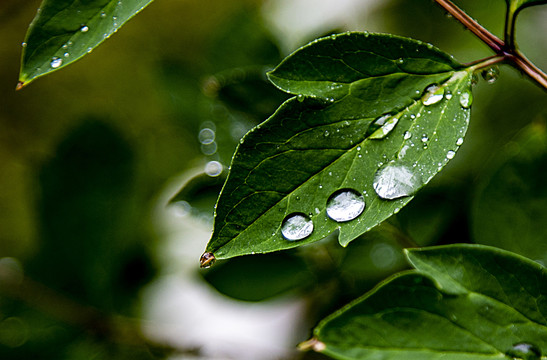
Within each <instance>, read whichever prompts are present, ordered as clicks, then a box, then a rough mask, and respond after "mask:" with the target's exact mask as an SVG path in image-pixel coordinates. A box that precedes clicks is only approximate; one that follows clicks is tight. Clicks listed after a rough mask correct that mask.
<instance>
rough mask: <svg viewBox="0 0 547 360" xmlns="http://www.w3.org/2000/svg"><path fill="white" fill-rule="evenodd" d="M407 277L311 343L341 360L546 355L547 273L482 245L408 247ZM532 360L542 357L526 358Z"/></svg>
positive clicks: (334, 319)
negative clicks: (546, 299) (515, 354)
mask: <svg viewBox="0 0 547 360" xmlns="http://www.w3.org/2000/svg"><path fill="white" fill-rule="evenodd" d="M407 256H408V258H409V260H410V262H411V263H412V265H413V266H414V267H415V268H416V269H417V271H413V272H406V273H403V274H400V275H398V276H396V277H395V278H392V279H390V280H388V281H386V282H384V283H382V284H381V285H380V286H379V287H377V288H376V289H375V290H373V291H371V292H370V293H368V294H366V295H365V296H363V297H362V298H360V299H358V300H356V301H355V302H354V303H352V304H350V305H348V306H346V307H345V308H343V309H342V310H340V311H338V312H336V313H334V314H332V315H331V316H329V317H328V318H326V319H325V320H323V321H322V322H321V323H320V324H319V326H318V327H317V328H316V329H315V331H314V336H315V337H314V338H313V339H312V340H311V341H310V342H308V343H307V344H309V345H308V346H311V347H312V348H314V349H315V350H318V351H321V352H322V353H324V354H326V355H329V356H331V357H333V358H336V359H344V360H361V359H383V360H392V359H393V360H394V359H397V360H398V359H402V358H404V359H420V360H429V359H440V358H442V359H446V360H463V359H466V360H467V359H469V360H471V359H485V360H486V359H504V358H506V357H505V354H514V353H516V352H520V353H521V354H522V353H523V350H526V349H528V350H530V351H529V352H536V351H539V352H543V353H545V352H547V320H546V316H547V302H546V301H545V298H546V296H547V273H546V271H545V267H542V266H541V265H539V264H536V263H534V262H532V261H530V260H528V259H525V258H522V257H520V256H518V255H515V254H512V253H509V252H506V251H503V250H499V249H496V248H489V247H485V246H480V245H479V246H477V245H452V246H441V247H436V248H428V249H424V250H410V251H408V253H407ZM526 359H539V358H538V357H526Z"/></svg>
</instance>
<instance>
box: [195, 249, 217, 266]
mask: <svg viewBox="0 0 547 360" xmlns="http://www.w3.org/2000/svg"><path fill="white" fill-rule="evenodd" d="M215 261H216V259H215V255H213V253H210V252H206V253H203V255H201V258H200V259H199V267H202V268H210V267H211V266H213V264H214V263H215Z"/></svg>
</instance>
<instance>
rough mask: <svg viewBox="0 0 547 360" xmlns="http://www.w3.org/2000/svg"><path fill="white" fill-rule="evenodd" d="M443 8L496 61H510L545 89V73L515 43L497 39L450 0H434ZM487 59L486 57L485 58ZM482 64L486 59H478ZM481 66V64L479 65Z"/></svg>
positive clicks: (511, 39)
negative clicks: (493, 54) (491, 51)
mask: <svg viewBox="0 0 547 360" xmlns="http://www.w3.org/2000/svg"><path fill="white" fill-rule="evenodd" d="M435 2H436V3H437V4H439V5H440V6H441V7H442V8H443V9H445V10H446V11H447V12H448V13H449V14H450V15H452V16H453V17H454V18H455V19H456V20H458V21H459V22H460V23H462V24H463V25H464V26H465V27H466V28H467V29H469V30H470V31H471V32H472V33H473V34H475V35H476V36H477V37H478V38H479V39H480V40H481V41H482V42H484V43H485V44H486V45H488V46H489V47H490V48H491V49H492V50H494V52H495V53H496V54H497V56H496V58H497V60H496V62H500V61H503V60H506V61H510V62H511V63H512V65H513V66H514V67H515V68H517V69H519V70H520V71H521V72H523V73H524V74H526V75H528V76H529V77H530V79H532V80H533V81H535V82H536V83H537V84H538V85H539V86H541V87H542V88H543V89H545V90H547V74H545V73H544V72H543V71H542V70H541V69H540V68H538V67H537V66H535V65H534V64H532V62H531V61H530V60H528V59H527V58H526V57H525V56H524V55H523V54H522V53H521V52H519V51H518V50H517V49H516V47H515V44H513V43H510V44H506V43H505V42H504V41H503V40H501V39H499V38H498V37H497V36H495V35H494V34H492V33H490V32H489V31H488V30H486V29H485V28H484V27H482V26H481V25H480V24H479V23H478V22H477V21H476V20H475V19H473V18H471V17H470V16H469V15H467V14H466V13H465V12H464V11H463V10H461V9H460V8H458V7H457V6H456V5H454V3H452V2H451V1H450V0H435ZM507 26H508V25H507V24H506V33H507V31H509V32H510V34H514V23H512V24H511V25H510V26H509V27H510V28H509V29H507ZM508 41H510V42H512V41H513V36H512V35H511V36H509V39H508ZM487 60H488V59H487ZM479 63H482V64H488V61H485V62H483V60H481V61H479ZM479 67H480V68H482V66H479Z"/></svg>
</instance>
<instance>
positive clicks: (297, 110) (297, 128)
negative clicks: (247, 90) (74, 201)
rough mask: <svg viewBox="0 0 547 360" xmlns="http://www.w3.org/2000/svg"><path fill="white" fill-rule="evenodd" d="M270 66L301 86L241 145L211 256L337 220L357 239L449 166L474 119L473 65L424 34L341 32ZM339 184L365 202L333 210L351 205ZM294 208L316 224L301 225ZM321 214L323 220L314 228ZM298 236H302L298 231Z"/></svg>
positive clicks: (274, 242) (263, 247) (269, 246)
mask: <svg viewBox="0 0 547 360" xmlns="http://www.w3.org/2000/svg"><path fill="white" fill-rule="evenodd" d="M269 76H270V79H271V80H272V81H273V82H274V83H275V84H276V85H277V86H279V87H280V88H281V89H283V90H285V91H288V92H291V93H293V94H298V96H297V97H294V98H292V99H289V100H287V101H286V102H285V103H284V104H283V105H282V106H281V107H280V108H279V109H278V110H277V111H276V113H275V114H274V115H273V116H272V117H270V118H269V119H268V120H267V121H266V122H264V123H263V124H261V125H259V126H257V127H256V128H255V129H253V130H252V131H250V132H249V133H248V134H247V135H246V136H245V137H244V139H243V140H242V142H241V144H240V145H239V147H238V149H237V150H236V154H235V156H234V159H233V161H232V166H231V171H230V173H229V175H228V179H227V181H226V183H225V185H224V187H223V190H222V192H221V195H220V197H219V200H218V202H217V207H216V214H215V226H214V233H213V237H212V239H211V240H210V242H209V244H208V245H207V249H206V251H207V252H208V253H209V254H207V256H206V258H208V259H210V258H211V257H210V255H211V254H210V253H212V254H213V255H214V256H215V257H216V258H229V257H233V256H238V255H245V254H251V253H265V252H271V251H277V250H281V249H287V248H292V247H296V246H299V245H302V244H306V243H310V242H314V241H317V240H320V239H322V238H324V237H325V236H327V235H328V234H330V233H332V232H333V231H336V230H339V231H340V235H339V239H340V243H341V244H342V245H344V246H345V245H347V244H348V243H349V242H350V241H352V240H353V239H355V238H356V237H358V236H359V235H360V234H362V233H364V232H366V231H367V230H369V229H370V228H372V227H374V226H376V225H377V224H379V223H380V222H382V221H383V220H385V219H386V218H388V217H389V216H391V215H392V214H393V213H395V212H397V211H398V210H399V209H400V208H401V207H402V206H404V205H405V204H406V203H408V202H409V201H410V200H411V198H412V195H413V194H414V193H415V191H417V190H418V189H419V188H420V187H422V186H423V185H425V184H426V183H427V182H428V181H429V180H430V179H431V178H432V177H433V176H434V175H435V174H436V173H437V172H438V171H439V170H441V168H442V167H443V166H444V165H445V164H446V163H447V162H448V160H449V159H451V158H452V157H453V156H454V155H455V151H456V150H457V149H458V147H459V145H461V143H462V141H463V136H464V134H465V132H466V129H467V124H468V121H469V113H470V110H469V107H470V104H471V99H472V97H471V92H470V88H471V74H470V70H468V69H465V68H463V67H462V66H461V65H460V64H458V63H457V62H456V61H455V60H454V59H453V58H452V57H450V56H449V55H447V54H445V53H443V52H441V51H440V50H438V49H436V48H434V47H433V46H431V45H429V44H425V43H422V42H419V41H415V40H410V39H405V38H401V37H396V36H391V35H382V34H363V33H347V34H342V35H337V36H330V37H326V38H323V39H320V40H316V41H314V42H313V43H311V44H310V45H307V46H305V47H303V48H301V49H299V50H297V51H296V52H295V53H294V54H292V55H291V56H289V57H288V58H287V59H285V60H284V61H283V62H282V63H281V64H280V65H279V66H278V67H277V68H276V69H275V70H274V71H273V72H272V73H270V74H269ZM432 85H433V87H431V86H432ZM381 121H385V123H384V125H383V126H381V127H380V125H379V124H378V123H379V122H381ZM375 188H376V191H375ZM339 191H342V196H341V197H339V198H338V199H337V200H344V199H346V200H347V199H348V197H344V195H350V196H349V198H351V197H352V196H351V195H352V194H353V197H354V200H355V201H354V202H353V204H352V206H353V207H354V209H355V211H356V212H354V213H353V214H349V213H347V212H346V210H347V209H346V208H345V207H344V206H343V205H344V204H338V206H336V207H333V208H331V206H329V212H330V210H334V209H335V208H337V209H338V215H342V216H341V217H337V216H336V215H333V212H330V213H331V215H333V216H331V217H329V215H328V213H327V207H328V206H327V202H328V201H329V199H330V198H331V195H333V194H334V195H335V196H336V195H339V194H340V192H339ZM377 191H378V193H377ZM335 193H336V194H335ZM378 194H380V195H381V196H382V197H380V196H379V195H378ZM363 202H364V205H365V207H364V209H363V207H362V206H363ZM333 203H334V202H333ZM333 203H329V204H330V205H333ZM359 212H361V213H360V214H359ZM348 217H349V218H352V217H354V219H353V220H351V221H350V220H349V219H348ZM332 218H338V219H339V220H340V221H335V220H332ZM294 220H297V221H296V223H298V220H303V222H304V225H306V226H307V227H306V226H303V228H301V229H300V230H301V232H300V233H298V231H297V230H298V229H295V228H294ZM343 220H347V221H343ZM291 222H293V228H292V229H291V228H290V227H289V226H288V224H290V223H291ZM310 222H311V223H310ZM282 224H283V225H284V226H285V227H284V228H283V229H284V231H285V234H286V235H287V234H288V233H289V232H292V234H296V236H292V235H289V236H283V235H282ZM311 224H313V231H311V233H310V234H309V236H307V237H306V236H303V235H305V234H306V231H308V232H309V230H310V229H311ZM296 226H298V224H296ZM294 237H296V238H301V240H299V241H289V240H287V239H289V238H294Z"/></svg>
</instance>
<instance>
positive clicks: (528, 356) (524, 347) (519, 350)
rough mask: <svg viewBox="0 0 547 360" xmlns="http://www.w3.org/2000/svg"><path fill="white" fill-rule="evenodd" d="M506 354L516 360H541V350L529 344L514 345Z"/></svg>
mask: <svg viewBox="0 0 547 360" xmlns="http://www.w3.org/2000/svg"><path fill="white" fill-rule="evenodd" d="M506 354H507V355H508V356H510V357H512V358H514V359H523V360H539V359H540V358H541V350H540V349H539V348H538V347H537V346H536V345H533V344H530V343H527V342H522V343H518V344H515V345H513V347H512V348H511V349H509V350H508V351H507V352H506Z"/></svg>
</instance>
